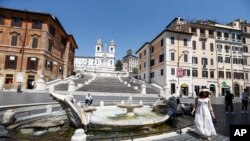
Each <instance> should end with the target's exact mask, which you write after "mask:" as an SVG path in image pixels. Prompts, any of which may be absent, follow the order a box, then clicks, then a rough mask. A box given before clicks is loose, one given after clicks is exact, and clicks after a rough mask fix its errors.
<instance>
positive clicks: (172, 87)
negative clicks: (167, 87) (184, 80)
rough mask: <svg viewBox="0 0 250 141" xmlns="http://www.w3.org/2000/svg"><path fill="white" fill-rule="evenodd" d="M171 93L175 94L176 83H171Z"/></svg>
mask: <svg viewBox="0 0 250 141" xmlns="http://www.w3.org/2000/svg"><path fill="white" fill-rule="evenodd" d="M171 94H175V83H171Z"/></svg>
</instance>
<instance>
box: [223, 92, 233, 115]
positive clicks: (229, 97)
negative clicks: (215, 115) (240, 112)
mask: <svg viewBox="0 0 250 141" xmlns="http://www.w3.org/2000/svg"><path fill="white" fill-rule="evenodd" d="M233 99H234V95H233V94H232V93H231V92H230V91H226V96H225V104H226V114H228V113H229V111H228V108H230V113H231V114H234V112H233Z"/></svg>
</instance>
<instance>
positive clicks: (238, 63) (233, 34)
mask: <svg viewBox="0 0 250 141" xmlns="http://www.w3.org/2000/svg"><path fill="white" fill-rule="evenodd" d="M241 25H242V22H240V21H234V22H233V23H230V24H228V25H222V24H218V23H215V22H213V21H196V22H186V21H184V20H183V19H181V18H179V17H178V18H175V19H174V20H173V21H172V22H170V24H169V25H168V26H167V27H166V28H165V29H164V30H163V31H162V32H161V33H160V34H159V35H158V36H157V37H155V38H154V39H153V40H152V41H151V42H146V43H145V44H144V45H143V46H142V47H141V48H139V49H138V51H137V52H136V53H137V55H138V56H139V61H138V65H139V73H138V74H139V79H142V80H144V81H146V82H148V83H156V84H158V85H160V86H162V87H165V88H167V91H168V93H170V94H173V93H177V94H180V95H182V96H190V97H194V96H196V94H197V93H198V92H199V90H200V89H201V88H209V89H210V90H211V91H213V92H214V95H215V96H223V95H224V94H225V91H226V90H227V89H229V90H231V91H232V92H233V93H234V94H235V96H240V93H242V91H243V89H244V88H248V87H247V86H248V84H249V80H248V75H249V70H248V67H249V64H247V63H243V62H249V61H245V60H248V59H249V55H248V54H249V53H248V52H247V51H246V50H248V48H249V33H245V34H243V35H244V38H245V39H244V41H245V43H243V45H244V46H245V49H243V45H242V39H243V38H242V35H241V30H242V29H241ZM246 25H247V26H248V27H247V28H246V29H247V30H249V24H246ZM244 29H245V27H244ZM244 51H245V52H244Z"/></svg>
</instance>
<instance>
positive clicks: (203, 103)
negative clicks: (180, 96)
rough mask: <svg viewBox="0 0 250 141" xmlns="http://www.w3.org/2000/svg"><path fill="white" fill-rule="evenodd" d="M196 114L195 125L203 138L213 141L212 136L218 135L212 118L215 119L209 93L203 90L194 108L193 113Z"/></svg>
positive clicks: (196, 99)
mask: <svg viewBox="0 0 250 141" xmlns="http://www.w3.org/2000/svg"><path fill="white" fill-rule="evenodd" d="M194 112H195V119H194V124H195V126H196V128H197V129H198V131H199V132H200V134H201V136H202V137H203V138H204V139H206V140H211V136H214V135H216V131H215V128H214V124H213V121H212V118H213V119H215V115H214V112H213V108H212V104H211V100H210V98H209V91H208V90H202V91H201V92H200V93H199V96H198V97H196V98H195V103H194V108H193V110H192V112H191V114H192V115H193V114H194Z"/></svg>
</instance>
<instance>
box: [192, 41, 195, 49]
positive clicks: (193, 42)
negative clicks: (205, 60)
mask: <svg viewBox="0 0 250 141" xmlns="http://www.w3.org/2000/svg"><path fill="white" fill-rule="evenodd" d="M192 45H193V50H196V41H192Z"/></svg>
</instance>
